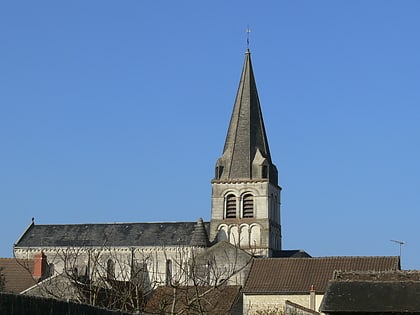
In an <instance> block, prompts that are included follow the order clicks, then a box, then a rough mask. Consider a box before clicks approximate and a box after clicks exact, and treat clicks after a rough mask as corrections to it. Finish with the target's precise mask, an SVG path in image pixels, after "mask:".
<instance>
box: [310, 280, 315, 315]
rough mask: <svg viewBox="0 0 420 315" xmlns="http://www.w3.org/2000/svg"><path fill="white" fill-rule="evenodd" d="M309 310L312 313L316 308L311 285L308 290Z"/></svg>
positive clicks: (313, 288) (313, 290) (313, 289)
mask: <svg viewBox="0 0 420 315" xmlns="http://www.w3.org/2000/svg"><path fill="white" fill-rule="evenodd" d="M309 308H310V309H311V310H313V311H315V308H316V294H315V286H314V285H311V289H310V290H309Z"/></svg>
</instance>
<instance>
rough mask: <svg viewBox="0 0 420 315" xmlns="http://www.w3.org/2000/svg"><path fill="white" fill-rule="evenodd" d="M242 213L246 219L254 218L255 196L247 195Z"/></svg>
mask: <svg viewBox="0 0 420 315" xmlns="http://www.w3.org/2000/svg"><path fill="white" fill-rule="evenodd" d="M242 213H243V217H244V218H253V217H254V196H253V195H251V194H246V195H245V196H244V198H243V203H242Z"/></svg>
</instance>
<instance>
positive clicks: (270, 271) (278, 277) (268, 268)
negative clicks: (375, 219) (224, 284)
mask: <svg viewBox="0 0 420 315" xmlns="http://www.w3.org/2000/svg"><path fill="white" fill-rule="evenodd" d="M398 269H400V261H399V257H320V258H260V259H256V260H255V261H254V263H253V264H252V267H251V272H250V274H249V277H248V280H247V282H246V284H245V287H244V292H245V293H253V294H263V293H265V294H277V293H309V289H310V288H311V286H312V285H313V286H314V287H315V290H316V292H318V293H322V292H325V289H326V287H327V283H328V280H330V279H332V278H333V274H334V271H336V270H345V271H351V270H372V271H387V270H398Z"/></svg>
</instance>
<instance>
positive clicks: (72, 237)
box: [15, 222, 209, 247]
mask: <svg viewBox="0 0 420 315" xmlns="http://www.w3.org/2000/svg"><path fill="white" fill-rule="evenodd" d="M195 226H196V222H162V223H159V222H155V223H143V222H142V223H108V224H62V225H60V224H56V225H53V224H52V225H36V224H31V225H30V226H29V228H28V229H27V230H26V231H25V233H24V234H23V235H22V236H21V237H20V238H19V240H18V241H17V243H16V244H15V247H49V246H58V247H68V246H124V247H127V246H163V245H165V246H171V245H189V244H190V242H191V238H192V235H193V231H194V228H195ZM204 226H205V228H206V230H207V231H208V229H209V223H208V222H205V223H204Z"/></svg>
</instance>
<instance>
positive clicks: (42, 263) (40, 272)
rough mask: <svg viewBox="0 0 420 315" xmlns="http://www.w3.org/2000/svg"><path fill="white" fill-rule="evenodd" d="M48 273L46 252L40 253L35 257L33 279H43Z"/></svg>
mask: <svg viewBox="0 0 420 315" xmlns="http://www.w3.org/2000/svg"><path fill="white" fill-rule="evenodd" d="M46 271H47V256H46V255H45V254H44V252H40V253H39V254H36V255H35V256H34V271H33V277H34V278H35V279H38V280H39V279H41V278H43V277H44V276H45V274H46Z"/></svg>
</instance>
